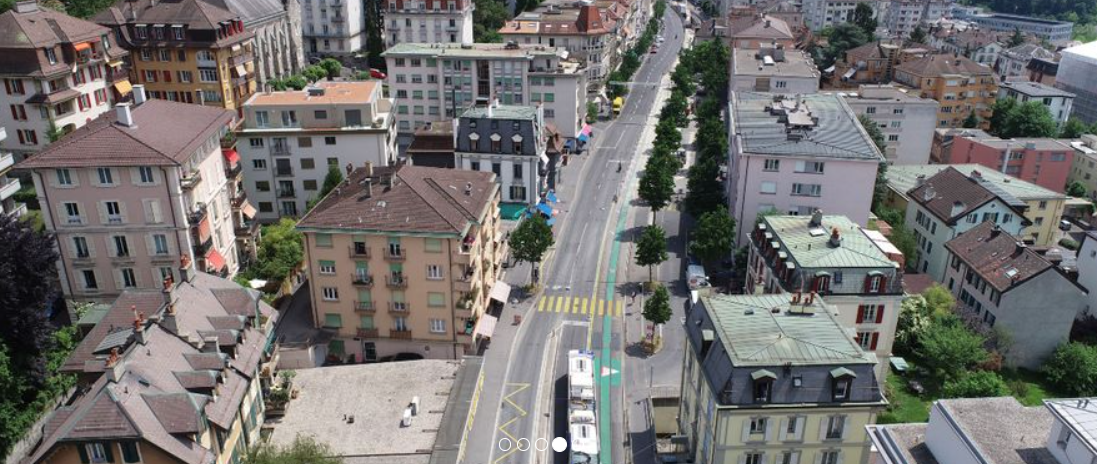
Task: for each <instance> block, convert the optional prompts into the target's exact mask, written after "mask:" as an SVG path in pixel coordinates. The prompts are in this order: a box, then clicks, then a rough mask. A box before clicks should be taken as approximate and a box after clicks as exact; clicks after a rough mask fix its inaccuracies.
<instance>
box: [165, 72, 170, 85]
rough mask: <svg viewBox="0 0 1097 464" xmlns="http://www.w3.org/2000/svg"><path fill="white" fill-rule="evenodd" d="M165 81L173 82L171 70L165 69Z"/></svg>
mask: <svg viewBox="0 0 1097 464" xmlns="http://www.w3.org/2000/svg"><path fill="white" fill-rule="evenodd" d="M164 82H171V71H164Z"/></svg>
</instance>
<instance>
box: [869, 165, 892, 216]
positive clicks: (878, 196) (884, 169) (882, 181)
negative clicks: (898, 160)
mask: <svg viewBox="0 0 1097 464" xmlns="http://www.w3.org/2000/svg"><path fill="white" fill-rule="evenodd" d="M887 174H888V163H887V161H880V163H878V164H877V166H876V181H875V182H874V183H873V185H872V207H871V208H870V209H872V210H879V209H881V208H883V207H884V201H885V200H887V197H888V191H889V190H890V187H888V178H887Z"/></svg>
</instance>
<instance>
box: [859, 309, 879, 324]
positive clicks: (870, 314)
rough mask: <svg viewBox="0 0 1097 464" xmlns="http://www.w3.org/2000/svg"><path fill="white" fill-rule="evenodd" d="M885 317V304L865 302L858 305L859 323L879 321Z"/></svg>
mask: <svg viewBox="0 0 1097 464" xmlns="http://www.w3.org/2000/svg"><path fill="white" fill-rule="evenodd" d="M883 318H884V305H876V304H865V305H861V306H858V307H857V323H858V324H862V323H866V322H867V323H879V322H882V321H883Z"/></svg>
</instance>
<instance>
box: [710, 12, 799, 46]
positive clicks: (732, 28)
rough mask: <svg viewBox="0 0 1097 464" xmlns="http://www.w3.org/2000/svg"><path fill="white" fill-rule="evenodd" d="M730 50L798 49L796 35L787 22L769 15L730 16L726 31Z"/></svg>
mask: <svg viewBox="0 0 1097 464" xmlns="http://www.w3.org/2000/svg"><path fill="white" fill-rule="evenodd" d="M725 32H726V37H727V38H726V40H725V41H724V42H725V43H727V44H728V47H729V48H733V49H752V50H758V49H763V48H776V47H777V46H780V47H783V48H784V49H786V50H793V49H795V48H796V34H795V33H794V32H793V31H792V28H791V27H789V25H788V23H787V22H785V20H783V19H781V18H778V17H775V16H772V15H768V14H764V13H761V14H757V15H752V16H729V17H728V21H727V29H726V31H725Z"/></svg>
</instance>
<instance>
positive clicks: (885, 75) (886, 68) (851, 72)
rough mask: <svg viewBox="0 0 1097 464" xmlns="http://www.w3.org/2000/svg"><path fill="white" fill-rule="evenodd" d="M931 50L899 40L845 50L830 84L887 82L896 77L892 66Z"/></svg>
mask: <svg viewBox="0 0 1097 464" xmlns="http://www.w3.org/2000/svg"><path fill="white" fill-rule="evenodd" d="M929 54H930V50H929V49H927V48H925V47H924V46H919V45H915V44H911V46H909V47H906V46H904V45H903V44H902V43H884V42H870V43H867V44H864V45H862V46H860V47H855V48H851V49H849V50H846V54H845V57H844V58H843V59H839V60H838V61H837V62H835V63H834V74H833V75H832V76H831V85H833V86H834V87H842V88H844V87H850V88H853V87H856V86H858V85H861V84H888V83H890V82H891V80H892V79H893V78H894V76H895V67H896V66H898V65H900V64H903V63H906V62H908V61H913V60H917V59H920V58H924V57H925V56H927V55H929Z"/></svg>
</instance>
